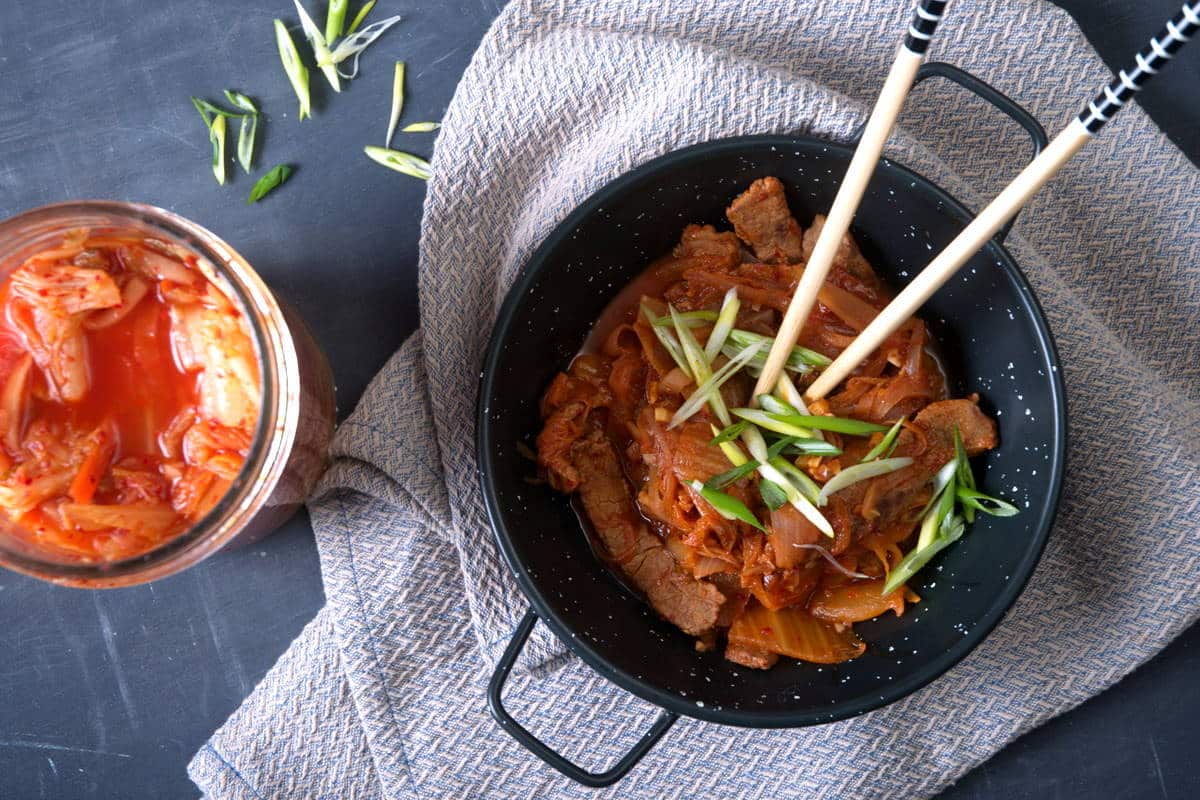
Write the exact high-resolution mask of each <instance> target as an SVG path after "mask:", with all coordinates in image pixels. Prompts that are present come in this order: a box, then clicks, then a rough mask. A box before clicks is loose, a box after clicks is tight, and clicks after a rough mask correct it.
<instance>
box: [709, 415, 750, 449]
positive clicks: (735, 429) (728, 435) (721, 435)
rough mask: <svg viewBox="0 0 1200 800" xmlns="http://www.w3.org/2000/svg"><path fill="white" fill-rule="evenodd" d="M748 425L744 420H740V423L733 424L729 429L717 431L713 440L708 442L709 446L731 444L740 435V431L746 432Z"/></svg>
mask: <svg viewBox="0 0 1200 800" xmlns="http://www.w3.org/2000/svg"><path fill="white" fill-rule="evenodd" d="M749 424H750V423H749V422H746V421H745V420H742V421H741V422H735V423H733V424H732V425H730V426H729V427H727V428H724V429H722V430H720V431H717V433H716V434H715V435H714V436H713V440H712V441H711V442H709V444H721V443H722V442H732V441H733V440H734V439H736V438H738V437H739V436H741V435H742V431H744V430H746V426H747V425H749Z"/></svg>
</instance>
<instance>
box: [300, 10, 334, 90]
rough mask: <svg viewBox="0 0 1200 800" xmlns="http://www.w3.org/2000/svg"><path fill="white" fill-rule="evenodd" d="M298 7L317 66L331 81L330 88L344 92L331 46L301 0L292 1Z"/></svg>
mask: <svg viewBox="0 0 1200 800" xmlns="http://www.w3.org/2000/svg"><path fill="white" fill-rule="evenodd" d="M292 3H293V4H295V6H296V13H297V14H299V15H300V27H301V29H303V31H304V38H305V39H308V43H309V44H310V45H311V46H312V51H313V56H314V57H315V58H316V59H317V66H318V67H319V68H320V70H321V74H323V75H324V76H325V80H327V81H329V86H330V87H331V88H332V89H333V90H334V91H335V92H340V91H341V90H342V82H341V80H340V79H339V78H338V71H337V67H336V66H334V64H333V61H332V55H333V54H332V53H330V51H329V45H327V44H326V43H325V35H324V34H323V33H321V29H320V28H318V27H317V23H315V22H313V18H312V17H310V16H309V15H308V12H307V11H305V10H304V6H302V5H300V0H292Z"/></svg>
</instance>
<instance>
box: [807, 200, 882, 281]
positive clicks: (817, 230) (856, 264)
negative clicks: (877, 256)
mask: <svg viewBox="0 0 1200 800" xmlns="http://www.w3.org/2000/svg"><path fill="white" fill-rule="evenodd" d="M824 227H825V216H824V215H823V214H818V215H817V216H816V217H814V218H813V222H812V225H811V226H809V229H808V230H807V231H805V232H804V244H803V254H804V260H805V261H808V259H810V258H811V257H812V252H813V250H814V249H815V248H816V246H817V238H818V237H819V236H820V235H821V229H822V228H824ZM832 268H833V269H835V270H837V269H842V270H845V271H846V272H848V273H850V274H851V275H853V276H855V277H856V278H859V279H861V280H864V281H867V282H868V283H871V284H873V283H875V282H876V281H877V280H878V279H877V278H876V277H875V270H873V269H871V265H870V264H868V263H867V260H866V259H865V258H863V254H862V253H860V252H859V250H858V245H856V244H855V243H854V240H853V239H851V238H850V234H846V235H845V236H843V237H842V241H841V242H840V243H839V244H838V249H837V252H836V253H835V254H834V256H833V265H832Z"/></svg>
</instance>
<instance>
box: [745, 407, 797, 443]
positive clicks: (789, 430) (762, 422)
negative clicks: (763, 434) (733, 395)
mask: <svg viewBox="0 0 1200 800" xmlns="http://www.w3.org/2000/svg"><path fill="white" fill-rule="evenodd" d="M732 411H733V415H734V416H735V417H740V418H741V419H744V420H748V421H750V422H752V423H754V424H755V425H757V426H758V427H760V428H764V429H766V430H768V431H775V432H776V433H782V434H783V435H784V436H796V437H799V438H801V439H810V438H812V431H811V430H809V429H808V428H802V427H800V426H799V425H793V424H792V423H791V422H789V421H788V420H789V419H792V417H786V418H785V417H780V416H779V415H776V414H768V413H767V412H766V411H762V410H761V409H757V408H735V409H732ZM796 419H799V417H796Z"/></svg>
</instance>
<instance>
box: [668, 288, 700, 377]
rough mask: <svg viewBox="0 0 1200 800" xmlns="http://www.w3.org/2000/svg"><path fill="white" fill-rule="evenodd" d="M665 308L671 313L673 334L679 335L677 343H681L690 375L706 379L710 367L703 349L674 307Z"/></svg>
mask: <svg viewBox="0 0 1200 800" xmlns="http://www.w3.org/2000/svg"><path fill="white" fill-rule="evenodd" d="M667 310H668V311H669V312H670V314H671V320H672V321H673V322H674V323H675V335H676V336H677V337H679V343H680V344H681V345H683V356H684V358H686V359H687V362H688V366H689V367H691V370H692V376H693V377H694V378H696V380H697V381H702V380H707V379H708V376H709V373H710V368H709V366H708V359H706V358H705V357H704V349H703V348H702V347H700V343H699V342H698V341H696V337H695V336H694V335H692V332H691V330H690V329H689V328H688V326H687V325H685V324H683V321H682V320H681V319H680V317H679V312H678V311H676V310H675V307H674V306H671V305H668V306H667Z"/></svg>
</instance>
